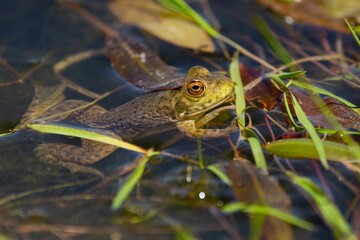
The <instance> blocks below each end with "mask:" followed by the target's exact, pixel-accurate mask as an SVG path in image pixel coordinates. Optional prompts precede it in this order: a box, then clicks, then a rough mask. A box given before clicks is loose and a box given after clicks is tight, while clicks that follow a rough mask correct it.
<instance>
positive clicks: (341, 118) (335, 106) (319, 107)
mask: <svg viewBox="0 0 360 240" xmlns="http://www.w3.org/2000/svg"><path fill="white" fill-rule="evenodd" d="M291 92H292V93H293V94H294V96H295V97H296V99H297V100H298V102H299V104H300V106H301V108H302V109H303V110H304V112H305V113H306V116H307V117H308V118H309V119H310V121H311V122H312V123H313V125H314V126H316V127H323V128H328V129H333V128H334V126H333V124H332V121H331V119H334V118H335V119H336V120H337V121H338V122H339V123H340V124H341V126H342V127H344V128H354V129H357V130H360V115H359V114H358V113H356V112H355V111H354V110H352V109H351V108H350V107H348V106H346V105H345V104H343V103H341V102H340V101H338V100H336V99H335V98H332V97H326V98H324V100H323V102H322V103H319V104H316V103H315V102H314V100H313V98H315V97H316V96H311V93H308V92H305V91H303V90H301V89H299V88H291ZM280 99H281V101H282V102H281V103H280V105H279V106H280V108H282V109H283V110H284V111H285V107H284V106H283V101H284V99H282V96H281V97H280ZM287 101H288V102H289V103H291V100H289V99H288V100H287ZM327 108H328V109H329V110H330V111H328V110H327ZM290 109H291V110H292V113H293V115H294V116H295V113H294V111H293V107H292V106H291V104H290Z"/></svg>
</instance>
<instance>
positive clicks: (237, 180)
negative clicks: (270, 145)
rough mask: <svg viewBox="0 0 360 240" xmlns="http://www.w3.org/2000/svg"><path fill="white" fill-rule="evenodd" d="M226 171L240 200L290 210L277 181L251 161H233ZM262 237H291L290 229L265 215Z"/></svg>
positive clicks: (285, 196)
mask: <svg viewBox="0 0 360 240" xmlns="http://www.w3.org/2000/svg"><path fill="white" fill-rule="evenodd" d="M227 173H228V176H229V178H230V180H231V182H232V190H233V192H234V195H235V197H236V198H237V199H238V200H239V201H240V202H244V203H247V204H264V205H267V206H269V207H272V208H278V209H280V210H283V211H285V212H289V211H290V207H291V201H290V198H289V197H288V196H287V195H286V193H285V192H284V191H283V190H282V188H281V187H280V185H279V183H278V182H277V181H276V180H275V179H274V178H272V177H271V176H268V175H266V174H264V173H263V172H262V171H261V170H260V169H258V168H256V167H255V166H253V165H252V164H251V163H249V162H247V161H233V162H231V163H230V165H229V167H228V170H227ZM263 237H264V239H274V240H275V239H292V229H291V227H290V226H289V225H288V224H287V223H284V222H282V221H280V220H278V219H276V218H273V217H267V218H266V220H265V223H264V231H263Z"/></svg>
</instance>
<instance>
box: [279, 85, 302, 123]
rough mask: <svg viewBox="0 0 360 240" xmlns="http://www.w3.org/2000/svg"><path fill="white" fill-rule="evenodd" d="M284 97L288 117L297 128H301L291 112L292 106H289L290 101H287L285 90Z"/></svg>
mask: <svg viewBox="0 0 360 240" xmlns="http://www.w3.org/2000/svg"><path fill="white" fill-rule="evenodd" d="M283 99H284V105H285V109H286V113H287V115H288V117H289V118H290V121H291V123H292V124H293V126H294V127H295V129H300V128H301V127H300V126H299V125H297V123H296V122H295V120H294V117H293V115H292V113H291V110H290V106H289V103H288V101H287V95H286V92H283Z"/></svg>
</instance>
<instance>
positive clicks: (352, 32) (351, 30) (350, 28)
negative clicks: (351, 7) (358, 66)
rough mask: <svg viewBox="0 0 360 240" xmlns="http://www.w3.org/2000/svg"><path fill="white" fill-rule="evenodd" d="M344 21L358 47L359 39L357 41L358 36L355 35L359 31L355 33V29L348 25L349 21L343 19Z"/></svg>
mask: <svg viewBox="0 0 360 240" xmlns="http://www.w3.org/2000/svg"><path fill="white" fill-rule="evenodd" d="M344 20H345V22H346V25H347V26H348V28H349V30H350V32H351V34H352V35H353V37H354V39H355V41H356V42H357V44H358V45H359V46H360V39H359V37H358V35H357V33H359V32H360V31H356V28H354V27H353V26H351V24H350V23H349V21H348V20H347V19H346V18H345V19H344Z"/></svg>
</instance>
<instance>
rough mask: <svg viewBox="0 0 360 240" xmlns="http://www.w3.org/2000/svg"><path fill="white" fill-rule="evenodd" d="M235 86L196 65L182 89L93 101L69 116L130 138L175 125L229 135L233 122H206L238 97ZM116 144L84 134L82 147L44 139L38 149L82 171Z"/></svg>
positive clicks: (73, 103)
mask: <svg viewBox="0 0 360 240" xmlns="http://www.w3.org/2000/svg"><path fill="white" fill-rule="evenodd" d="M233 88H234V84H233V82H232V81H231V80H230V79H229V78H227V77H225V76H223V75H212V74H210V72H209V71H208V70H207V69H206V68H204V67H200V66H195V67H192V68H190V70H189V71H188V75H187V77H186V79H185V82H184V84H183V86H182V87H181V88H179V89H173V90H164V91H157V92H151V93H148V94H145V95H142V96H139V97H136V98H134V99H132V100H131V101H129V102H127V103H125V104H123V105H120V106H118V107H116V108H114V109H112V110H110V111H106V110H105V109H103V108H101V107H99V106H97V105H94V106H91V107H89V108H87V109H86V110H78V111H75V112H74V113H72V114H71V115H67V116H66V118H67V119H73V120H75V121H77V122H80V123H81V124H83V125H85V126H88V127H89V128H90V129H91V130H92V131H96V132H99V133H102V134H106V135H109V136H112V137H116V138H119V139H122V140H125V141H131V140H133V139H136V138H139V137H140V136H143V135H144V134H146V133H149V132H150V133H154V132H159V131H164V130H170V129H174V128H178V129H179V130H180V131H181V132H183V133H184V134H185V135H187V136H195V135H200V136H202V137H205V138H212V137H219V136H224V135H227V134H228V133H229V131H231V130H233V126H230V127H228V128H225V129H201V127H202V125H203V124H205V123H206V122H208V121H210V120H211V119H213V118H214V117H216V116H217V115H218V114H211V110H213V109H215V108H216V107H218V106H219V105H221V104H223V103H224V102H227V101H229V100H231V99H233ZM85 103H86V102H84V101H81V100H67V101H64V102H63V103H62V104H60V105H59V106H57V107H54V108H53V109H51V110H49V111H48V112H47V115H52V114H56V113H59V112H65V111H68V110H69V109H73V108H76V107H79V106H81V105H84V104H85ZM62 118H64V117H62ZM57 120H61V119H57ZM199 124H200V125H199ZM115 149H116V147H115V146H112V145H107V144H103V143H99V142H95V141H90V140H82V146H81V147H79V146H75V145H68V144H58V143H45V144H40V145H39V146H37V147H36V150H35V152H36V154H37V156H38V157H39V158H40V159H41V160H43V161H45V162H50V163H55V164H58V165H62V166H65V167H67V168H69V169H70V170H73V171H77V170H78V167H79V166H81V165H87V164H92V163H95V162H97V161H99V160H100V159H102V158H104V157H106V156H107V155H109V154H110V153H112V152H113V151H114V150H115ZM80 171H81V170H80Z"/></svg>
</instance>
